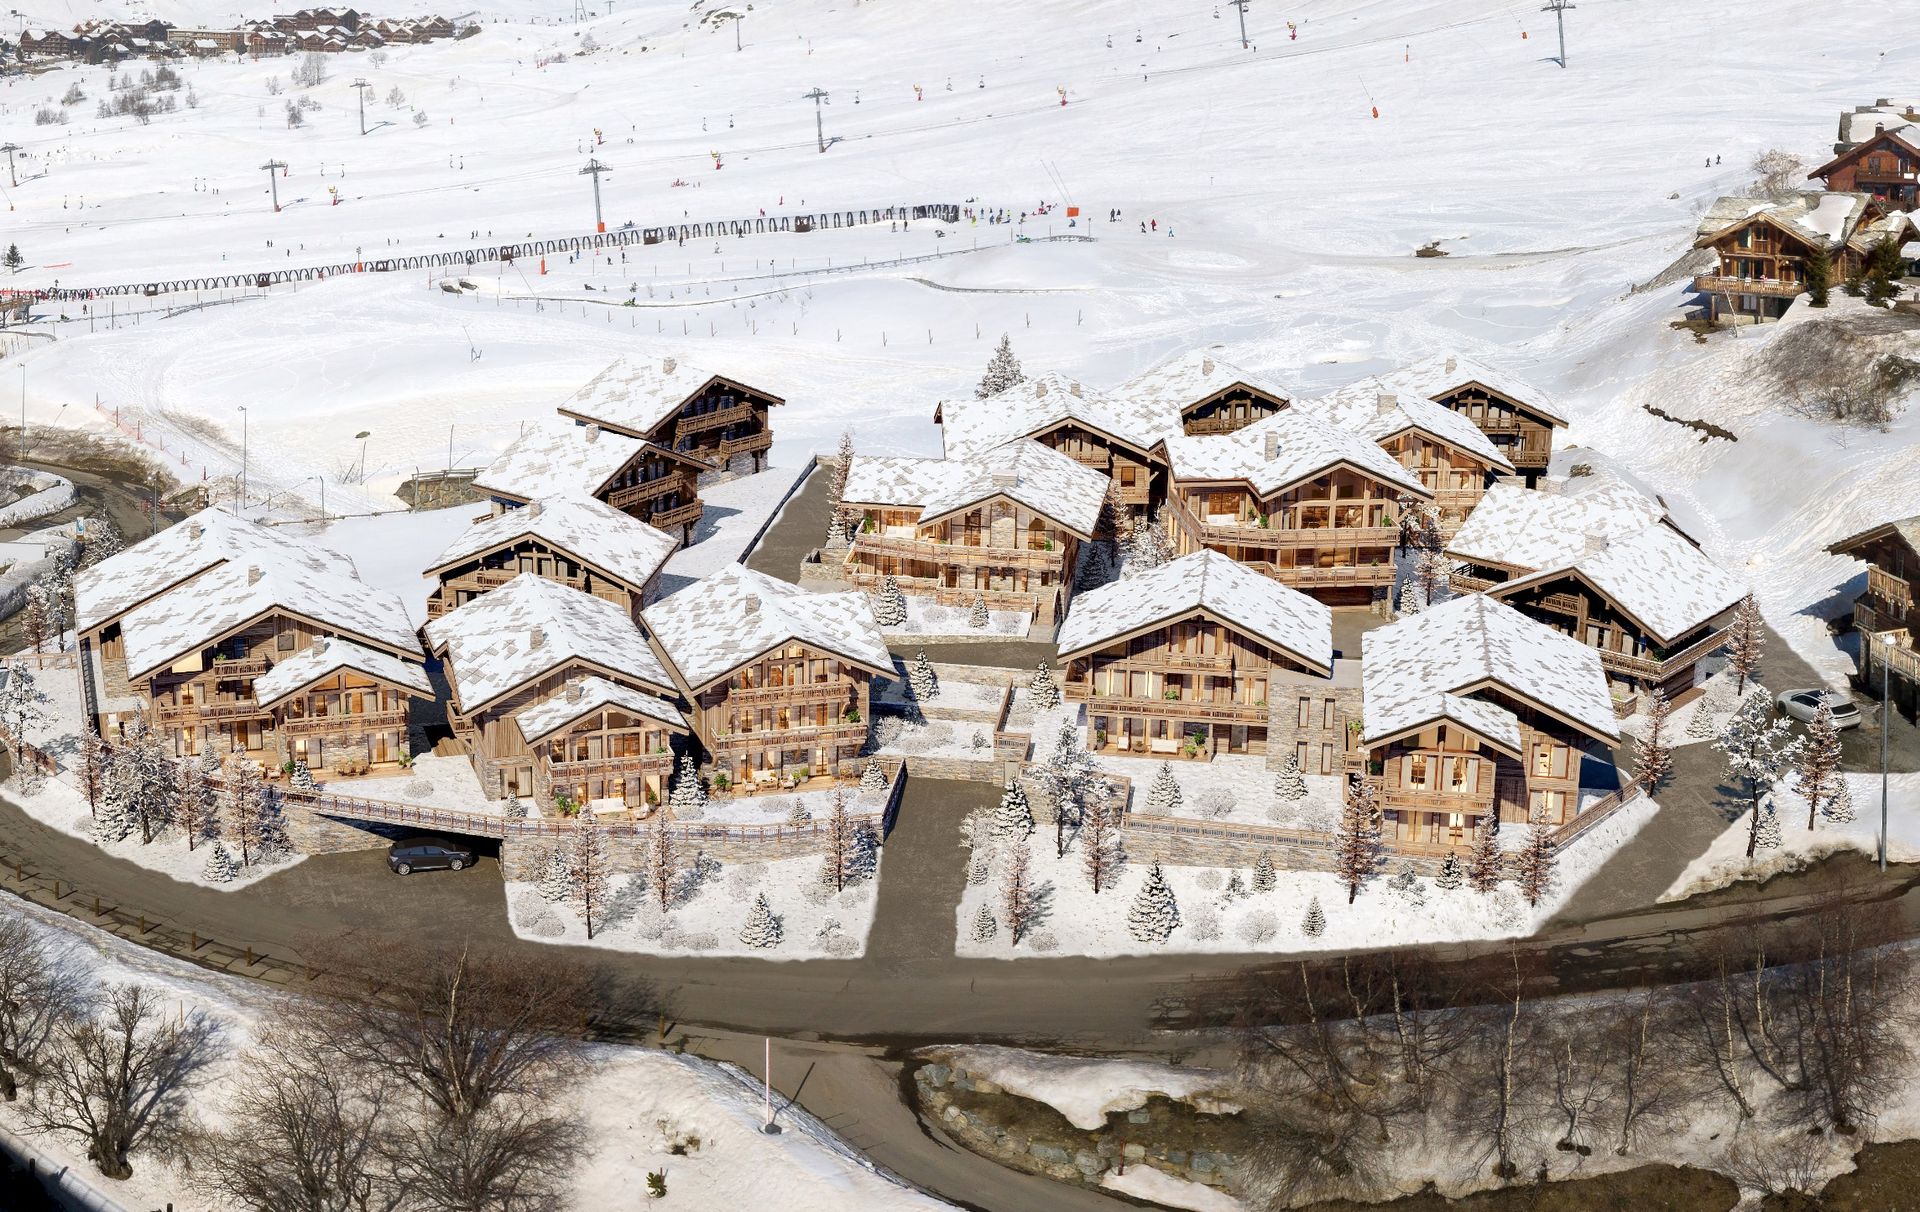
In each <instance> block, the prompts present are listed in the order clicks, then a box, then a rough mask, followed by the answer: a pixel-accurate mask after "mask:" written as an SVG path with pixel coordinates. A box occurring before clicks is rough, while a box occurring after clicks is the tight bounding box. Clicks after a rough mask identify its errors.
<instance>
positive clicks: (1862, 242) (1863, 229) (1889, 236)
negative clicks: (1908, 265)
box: [1847, 210, 1913, 256]
mask: <svg viewBox="0 0 1920 1212" xmlns="http://www.w3.org/2000/svg"><path fill="white" fill-rule="evenodd" d="M1912 230H1913V216H1912V215H1909V214H1907V213H1906V212H1905V211H1898V210H1895V211H1888V212H1887V213H1886V214H1884V215H1881V216H1879V217H1878V218H1874V219H1869V220H1867V221H1866V222H1865V223H1862V224H1861V225H1860V226H1859V227H1857V228H1855V229H1854V232H1853V235H1852V236H1850V237H1848V239H1847V246H1848V247H1849V248H1851V249H1853V250H1854V251H1855V252H1859V253H1871V252H1872V251H1873V250H1874V247H1875V246H1876V245H1878V244H1879V243H1880V242H1881V241H1882V240H1893V241H1895V242H1899V241H1904V240H1905V239H1906V238H1907V234H1908V233H1909V232H1911V231H1912ZM1902 255H1903V256H1904V255H1905V254H1904V253H1902Z"/></svg>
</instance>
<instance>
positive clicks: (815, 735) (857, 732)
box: [713, 720, 867, 751]
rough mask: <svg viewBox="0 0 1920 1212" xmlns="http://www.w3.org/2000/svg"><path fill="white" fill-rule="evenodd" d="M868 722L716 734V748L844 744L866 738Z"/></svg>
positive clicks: (755, 748)
mask: <svg viewBox="0 0 1920 1212" xmlns="http://www.w3.org/2000/svg"><path fill="white" fill-rule="evenodd" d="M866 735H867V724H866V721H865V720H861V721H860V722H859V723H856V724H849V723H846V722H845V721H844V720H842V721H839V722H836V723H832V724H804V725H801V724H795V725H791V726H789V727H786V728H760V729H755V730H753V731H752V732H720V733H715V734H714V738H713V747H714V748H715V749H718V750H725V751H737V750H741V749H746V750H753V751H757V750H761V749H780V748H784V747H786V746H788V745H818V744H822V743H828V744H835V745H838V744H843V743H846V742H850V741H864V740H865V739H866Z"/></svg>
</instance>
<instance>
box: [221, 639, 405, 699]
mask: <svg viewBox="0 0 1920 1212" xmlns="http://www.w3.org/2000/svg"><path fill="white" fill-rule="evenodd" d="M349 669H350V670H352V671H353V672H355V673H363V674H365V675H367V676H368V677H370V678H377V679H379V680H380V681H382V682H386V683H388V684H389V685H393V686H402V687H405V688H406V689H408V690H411V691H413V692H414V693H415V694H418V695H420V696H421V697H422V698H428V699H430V698H432V697H433V684H432V683H431V682H429V681H428V680H427V671H426V669H425V668H423V667H422V666H421V665H420V664H419V663H418V661H417V660H413V661H403V660H401V659H400V658H399V657H396V656H394V655H393V654H392V653H390V652H376V651H375V650H373V649H371V648H368V647H367V646H366V645H364V644H356V643H354V642H353V641H352V640H343V639H339V638H338V637H335V638H331V639H329V638H327V637H324V636H323V637H321V638H320V639H317V640H315V641H314V642H313V643H311V644H309V645H308V646H307V647H306V649H305V651H302V652H298V653H295V654H294V655H293V656H290V657H288V658H287V659H286V660H284V661H281V662H280V663H279V664H277V665H275V666H274V667H273V668H272V669H269V670H268V671H267V672H266V673H264V674H262V675H261V676H259V677H257V678H255V679H254V680H253V697H254V699H255V700H256V701H257V702H258V703H259V704H260V705H261V706H262V707H273V706H274V705H275V704H277V703H279V702H280V701H281V700H282V699H285V698H287V697H288V696H290V695H293V694H297V693H299V692H300V691H302V690H304V689H306V688H307V687H308V686H311V685H313V684H314V683H315V682H317V681H319V680H320V679H321V678H324V677H328V676H330V675H332V674H336V673H339V672H341V671H343V670H349Z"/></svg>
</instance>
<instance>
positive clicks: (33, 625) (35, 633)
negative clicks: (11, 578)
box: [20, 584, 53, 652]
mask: <svg viewBox="0 0 1920 1212" xmlns="http://www.w3.org/2000/svg"><path fill="white" fill-rule="evenodd" d="M20 631H21V634H23V635H25V636H26V637H27V643H29V644H31V645H32V646H33V650H34V651H35V652H45V651H46V650H47V640H48V639H49V638H50V637H51V636H52V635H53V619H52V618H51V617H50V616H49V615H48V613H47V594H46V590H45V589H43V588H42V587H41V586H39V585H37V584H34V585H29V586H27V604H26V605H25V606H22V607H21V608H20Z"/></svg>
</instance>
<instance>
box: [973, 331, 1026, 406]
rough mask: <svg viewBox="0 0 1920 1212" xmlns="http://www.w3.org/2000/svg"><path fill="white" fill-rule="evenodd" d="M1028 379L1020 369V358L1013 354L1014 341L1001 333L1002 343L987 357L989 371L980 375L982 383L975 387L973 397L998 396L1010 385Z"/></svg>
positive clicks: (1018, 383) (1015, 385) (981, 398)
mask: <svg viewBox="0 0 1920 1212" xmlns="http://www.w3.org/2000/svg"><path fill="white" fill-rule="evenodd" d="M1026 381H1027V376H1026V375H1025V374H1024V373H1022V372H1021V370H1020V359H1019V358H1017V357H1015V356H1014V354H1013V341H1012V340H1011V339H1010V338H1009V337H1008V336H1007V334H1006V333H1001V334H1000V344H999V345H997V346H995V347H994V350H993V356H992V357H991V358H989V359H987V372H986V373H985V374H983V375H981V376H980V385H979V386H978V387H975V388H974V389H973V398H974V399H976V400H984V399H986V398H987V397H988V396H997V395H999V394H1000V393H1001V392H1003V391H1005V390H1007V388H1009V387H1017V386H1018V385H1020V384H1021V383H1024V382H1026Z"/></svg>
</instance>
